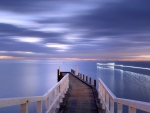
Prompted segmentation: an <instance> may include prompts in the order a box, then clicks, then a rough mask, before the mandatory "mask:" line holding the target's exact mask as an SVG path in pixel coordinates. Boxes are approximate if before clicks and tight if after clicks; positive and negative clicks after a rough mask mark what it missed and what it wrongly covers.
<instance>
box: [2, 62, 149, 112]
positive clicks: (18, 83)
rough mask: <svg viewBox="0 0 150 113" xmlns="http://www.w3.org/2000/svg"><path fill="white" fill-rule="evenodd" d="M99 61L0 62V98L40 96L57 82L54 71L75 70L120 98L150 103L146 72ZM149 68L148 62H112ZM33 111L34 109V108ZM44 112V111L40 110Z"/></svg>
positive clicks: (9, 110) (32, 104)
mask: <svg viewBox="0 0 150 113" xmlns="http://www.w3.org/2000/svg"><path fill="white" fill-rule="evenodd" d="M98 62H100V61H58V60H53V61H46V60H1V61H0V98H13V97H26V96H41V95H43V94H44V93H46V92H47V91H48V90H49V89H50V88H51V87H52V86H54V85H55V84H56V83H57V69H58V68H59V66H60V70H61V71H70V70H71V69H74V70H76V66H78V69H79V72H80V73H82V74H84V75H86V76H89V77H92V78H93V79H97V78H98V77H100V78H101V79H102V80H103V81H104V83H105V84H106V85H107V86H108V88H109V89H110V90H111V91H112V92H113V93H114V94H115V95H116V96H117V97H121V98H128V99H134V100H139V101H145V102H150V97H149V95H150V91H149V89H150V76H149V75H150V73H149V70H143V69H134V68H120V67H115V66H114V67H113V68H112V67H107V66H101V67H100V68H99V69H97V63H98ZM100 63H107V62H100ZM113 63H115V64H117V65H129V66H137V67H144V68H149V67H150V63H149V62H113ZM35 107H36V105H35V103H31V104H29V113H34V112H35ZM33 108H34V109H33ZM43 111H44V109H43ZM10 112H11V113H19V105H17V106H12V107H8V108H7V109H6V108H5V107H4V108H0V113H10Z"/></svg>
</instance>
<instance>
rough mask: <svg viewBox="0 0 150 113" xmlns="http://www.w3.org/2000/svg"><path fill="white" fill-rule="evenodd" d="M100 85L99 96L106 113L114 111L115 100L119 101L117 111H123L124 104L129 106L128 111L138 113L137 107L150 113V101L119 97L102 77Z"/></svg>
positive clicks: (99, 80)
mask: <svg viewBox="0 0 150 113" xmlns="http://www.w3.org/2000/svg"><path fill="white" fill-rule="evenodd" d="M98 85H99V88H98V94H99V98H100V99H101V103H102V108H103V109H105V110H106V113H114V102H116V103H117V113H122V112H123V105H126V106H128V107H129V110H128V113H136V110H137V109H139V110H143V111H146V112H149V113H150V103H147V102H141V101H135V100H130V99H123V98H117V97H116V96H115V95H114V94H113V93H112V92H111V91H110V90H109V88H108V87H107V86H106V85H105V84H104V83H103V81H102V80H101V79H100V78H99V79H98Z"/></svg>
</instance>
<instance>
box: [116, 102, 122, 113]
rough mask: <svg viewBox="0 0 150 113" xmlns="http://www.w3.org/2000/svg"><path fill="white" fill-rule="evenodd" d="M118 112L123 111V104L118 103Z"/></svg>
mask: <svg viewBox="0 0 150 113" xmlns="http://www.w3.org/2000/svg"><path fill="white" fill-rule="evenodd" d="M117 113H122V104H121V103H117Z"/></svg>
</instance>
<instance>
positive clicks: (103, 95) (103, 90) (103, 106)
mask: <svg viewBox="0 0 150 113" xmlns="http://www.w3.org/2000/svg"><path fill="white" fill-rule="evenodd" d="M102 99H103V101H104V102H105V89H104V88H102ZM103 101H102V109H105V103H104V102H103Z"/></svg>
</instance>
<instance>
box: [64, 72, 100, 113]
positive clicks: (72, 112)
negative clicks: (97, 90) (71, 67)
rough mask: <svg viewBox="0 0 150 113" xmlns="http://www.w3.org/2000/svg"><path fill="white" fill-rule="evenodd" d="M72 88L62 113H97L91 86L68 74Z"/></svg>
mask: <svg viewBox="0 0 150 113" xmlns="http://www.w3.org/2000/svg"><path fill="white" fill-rule="evenodd" d="M69 84H70V85H71V87H72V89H71V92H70V95H69V99H68V100H67V104H66V106H65V109H64V111H63V113H98V108H97V106H96V102H95V99H94V94H93V91H92V88H91V87H90V86H88V85H87V84H85V83H83V82H82V81H80V80H79V79H78V78H76V77H75V76H73V75H71V74H70V75H69Z"/></svg>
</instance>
